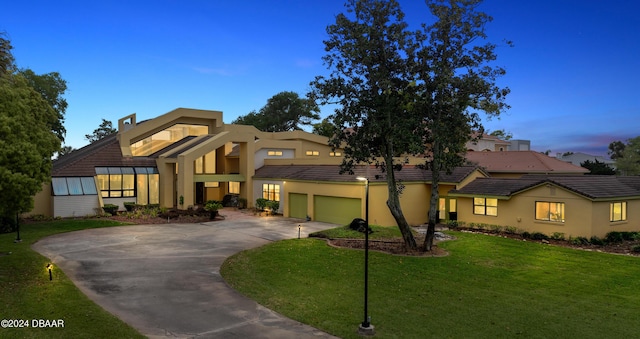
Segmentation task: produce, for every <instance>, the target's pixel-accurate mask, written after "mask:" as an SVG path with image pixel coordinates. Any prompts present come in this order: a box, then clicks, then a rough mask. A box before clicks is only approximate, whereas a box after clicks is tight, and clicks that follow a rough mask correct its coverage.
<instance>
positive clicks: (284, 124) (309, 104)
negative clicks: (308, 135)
mask: <svg viewBox="0 0 640 339" xmlns="http://www.w3.org/2000/svg"><path fill="white" fill-rule="evenodd" d="M319 112H320V109H319V108H318V105H316V103H315V102H314V101H313V100H309V99H307V98H301V97H300V96H298V94H297V93H295V92H287V91H285V92H280V93H278V94H276V95H274V96H273V97H271V98H269V100H267V104H266V105H265V106H264V107H262V108H261V109H260V111H259V112H256V111H252V112H250V113H249V114H247V115H245V116H240V117H238V118H237V119H236V120H234V121H233V122H232V123H234V124H239V125H253V126H255V127H256V128H257V129H259V130H261V131H264V132H285V131H294V130H301V129H302V125H311V124H312V123H313V121H314V120H318V119H320V115H319V114H318V113H319Z"/></svg>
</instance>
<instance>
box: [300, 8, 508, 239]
mask: <svg viewBox="0 0 640 339" xmlns="http://www.w3.org/2000/svg"><path fill="white" fill-rule="evenodd" d="M478 2H479V1H477V0H476V1H473V0H463V1H450V3H448V4H447V2H445V1H441V0H440V1H439V0H430V1H428V2H427V4H428V7H429V9H430V10H431V12H432V14H434V15H435V16H436V18H437V21H436V22H435V23H434V24H433V25H431V26H424V25H423V31H419V32H410V31H408V30H407V24H406V23H405V22H404V21H403V20H404V14H403V13H402V11H401V10H400V7H399V5H398V2H397V1H395V0H392V1H382V0H359V1H358V0H350V1H348V2H347V4H346V7H347V12H348V13H352V17H353V19H350V18H348V17H347V16H346V15H345V14H339V15H338V16H337V17H336V23H335V24H334V25H330V26H329V27H328V28H327V32H328V33H329V40H328V41H325V46H326V48H325V49H326V51H327V52H328V54H327V55H326V56H325V57H324V61H325V63H326V64H327V66H328V67H329V68H330V69H331V70H332V72H331V74H330V76H329V77H328V78H327V77H322V76H319V77H316V79H315V80H314V81H313V82H312V87H313V88H314V92H313V93H312V94H313V95H314V96H315V98H317V99H318V100H320V102H321V103H322V104H327V103H334V104H338V105H339V107H338V108H337V109H336V110H335V113H334V114H333V115H332V116H331V119H332V121H333V124H334V125H335V126H336V127H337V131H338V133H336V135H335V136H334V137H332V138H331V139H330V144H331V145H332V146H334V147H340V146H341V145H345V146H344V154H345V157H344V160H343V163H342V171H351V169H352V168H353V166H354V165H355V164H358V163H367V164H372V163H373V164H375V165H376V166H378V167H380V168H381V169H382V170H383V172H385V174H386V175H385V177H386V181H387V188H388V200H387V206H388V207H389V210H390V212H391V214H392V215H393V217H394V219H395V220H396V223H397V224H398V227H399V228H400V231H401V233H402V235H403V239H404V242H405V245H406V246H407V247H408V248H410V249H415V248H417V245H416V243H415V239H414V238H413V236H412V235H411V232H410V228H409V226H408V224H407V221H406V219H405V218H404V215H403V213H402V208H401V206H400V201H399V195H400V193H401V187H402V183H401V182H398V181H397V180H396V179H395V171H397V170H401V169H402V161H401V160H402V159H401V158H399V157H400V156H401V155H413V156H415V155H423V156H425V163H424V166H423V167H424V168H426V169H429V170H431V172H432V195H431V201H430V212H429V231H428V233H427V239H426V240H425V243H424V245H425V249H426V250H430V249H431V246H432V244H433V234H434V233H435V221H436V220H435V215H436V210H437V206H438V185H439V176H440V172H441V171H446V172H450V171H451V170H452V169H453V168H454V167H456V166H459V165H461V164H462V163H463V160H464V158H463V154H464V151H465V147H464V144H465V143H466V142H467V141H468V140H469V138H470V135H472V132H473V131H482V130H483V129H482V126H481V124H480V118H479V115H478V113H477V111H482V112H485V113H486V114H487V115H489V116H498V115H499V114H500V113H501V112H502V111H503V110H504V109H507V108H508V106H507V105H506V104H505V103H504V98H505V96H506V95H507V94H508V93H509V89H508V88H499V87H497V86H496V85H495V79H496V78H497V77H499V76H501V75H503V74H504V73H505V71H504V70H503V69H502V68H492V67H490V66H489V65H487V63H488V62H490V61H493V60H495V59H496V55H495V54H494V52H493V51H494V49H495V45H493V44H485V45H479V44H477V43H476V41H475V40H476V39H477V38H485V34H484V30H483V28H484V24H485V23H486V22H488V21H489V20H490V19H491V18H490V17H488V16H487V15H486V14H484V13H477V12H475V11H474V9H475V7H476V5H477V4H478Z"/></svg>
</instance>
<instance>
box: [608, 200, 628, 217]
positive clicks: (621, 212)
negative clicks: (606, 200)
mask: <svg viewBox="0 0 640 339" xmlns="http://www.w3.org/2000/svg"><path fill="white" fill-rule="evenodd" d="M624 220H627V202H626V201H620V202H612V203H611V204H610V205H609V221H624Z"/></svg>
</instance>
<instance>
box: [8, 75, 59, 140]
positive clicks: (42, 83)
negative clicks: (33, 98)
mask: <svg viewBox="0 0 640 339" xmlns="http://www.w3.org/2000/svg"><path fill="white" fill-rule="evenodd" d="M19 74H20V75H22V76H23V77H24V78H25V79H27V82H28V83H29V86H31V87H32V88H33V89H35V90H36V91H37V92H38V93H40V95H41V96H42V98H43V99H45V100H46V101H47V102H48V103H49V105H51V107H52V108H53V109H54V110H55V111H56V117H55V119H51V121H50V122H49V124H50V128H51V130H52V131H53V132H54V133H55V134H56V136H57V137H58V139H60V141H62V142H64V137H65V134H66V133H67V130H66V129H65V128H64V125H63V123H64V115H65V113H66V111H67V100H66V99H64V98H63V97H62V96H63V95H64V93H65V92H66V91H67V82H66V81H65V80H64V79H62V77H61V76H60V73H58V72H51V73H47V74H41V75H37V74H35V73H34V72H33V71H32V70H30V69H22V70H20V71H19Z"/></svg>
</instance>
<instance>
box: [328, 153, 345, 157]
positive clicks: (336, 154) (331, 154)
mask: <svg viewBox="0 0 640 339" xmlns="http://www.w3.org/2000/svg"><path fill="white" fill-rule="evenodd" d="M329 156H330V157H341V156H342V152H329Z"/></svg>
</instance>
